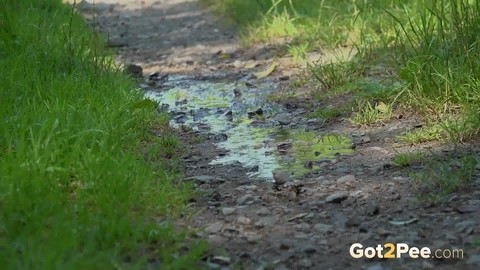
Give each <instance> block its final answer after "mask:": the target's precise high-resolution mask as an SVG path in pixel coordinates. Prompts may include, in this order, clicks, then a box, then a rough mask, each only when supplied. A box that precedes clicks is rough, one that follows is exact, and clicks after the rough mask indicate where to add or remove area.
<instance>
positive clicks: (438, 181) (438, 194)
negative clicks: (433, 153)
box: [410, 155, 477, 202]
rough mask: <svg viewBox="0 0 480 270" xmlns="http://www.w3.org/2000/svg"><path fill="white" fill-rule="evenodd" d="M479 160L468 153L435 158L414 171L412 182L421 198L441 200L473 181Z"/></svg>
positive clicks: (434, 200) (411, 175)
mask: <svg viewBox="0 0 480 270" xmlns="http://www.w3.org/2000/svg"><path fill="white" fill-rule="evenodd" d="M476 164H477V160H476V158H475V157H474V156H471V155H466V156H463V157H460V158H458V159H457V158H450V159H448V160H446V161H445V160H441V159H437V160H433V161H430V162H428V163H427V164H426V167H425V168H424V169H422V171H420V172H414V171H412V172H411V173H410V177H411V178H412V184H413V185H414V188H415V189H416V191H417V195H418V196H419V198H421V199H425V200H428V201H432V202H437V201H440V200H442V199H444V198H446V196H448V195H450V194H451V193H452V192H455V191H458V190H460V189H462V188H464V187H466V186H467V185H468V183H470V182H471V180H472V176H473V173H474V171H475V166H476Z"/></svg>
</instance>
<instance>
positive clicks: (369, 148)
mask: <svg viewBox="0 0 480 270" xmlns="http://www.w3.org/2000/svg"><path fill="white" fill-rule="evenodd" d="M78 8H79V10H80V11H82V12H83V14H84V15H85V16H86V17H87V19H88V20H89V22H90V23H91V24H92V26H94V27H98V29H99V30H100V31H102V32H104V33H107V34H108V36H109V39H110V46H112V47H117V49H118V60H119V61H120V62H125V63H133V64H136V65H139V66H141V67H142V68H143V73H144V75H145V78H146V77H148V75H150V74H152V73H155V72H158V73H159V74H161V75H162V74H165V75H167V74H181V75H186V76H196V78H202V79H204V80H209V78H212V79H215V78H222V79H223V80H225V79H226V80H237V79H238V78H241V77H243V76H248V74H249V73H251V72H252V71H251V70H249V69H247V68H245V64H250V63H254V64H255V65H257V66H259V67H258V68H259V69H262V68H265V67H266V66H267V65H268V63H270V62H271V59H272V57H277V58H278V57H280V58H279V59H280V60H279V61H280V63H281V65H280V67H279V68H278V69H277V70H276V71H275V72H274V73H273V74H272V75H271V76H269V77H268V78H267V79H265V80H270V81H271V82H273V83H275V84H278V85H279V86H280V87H279V89H283V90H278V91H286V90H285V89H287V87H288V86H289V82H288V80H293V79H294V78H295V76H296V75H295V74H297V73H298V72H299V71H300V70H299V69H298V68H294V67H293V64H292V61H291V59H289V58H288V57H283V58H282V55H281V54H279V52H278V51H277V50H275V48H274V47H269V46H261V45H258V46H256V47H253V48H248V49H245V48H242V47H240V46H239V45H238V40H237V33H236V29H235V28H234V27H233V26H229V25H227V24H225V23H223V21H222V20H221V19H220V18H217V17H215V16H213V15H212V14H211V12H210V11H209V10H208V9H203V8H201V7H199V5H198V3H197V1H195V0H163V1H162V0H160V1H151V0H145V1H134V0H130V1H128V0H125V1H121V0H104V1H101V2H100V1H97V4H96V6H95V9H93V6H92V5H90V4H89V3H88V2H84V1H83V2H81V3H79V4H78ZM316 56H319V55H316ZM320 57H322V55H320ZM323 57H327V56H323ZM146 81H148V80H146ZM142 85H145V84H142ZM282 102H284V104H285V105H286V108H287V111H288V112H292V113H294V112H298V111H299V110H303V112H305V113H308V112H310V111H312V108H314V107H315V106H321V105H323V104H319V103H316V102H315V101H314V100H311V99H309V98H308V97H306V98H305V97H298V96H297V97H291V98H290V99H288V100H287V101H285V100H283V101H282ZM309 125H310V126H314V128H317V129H322V130H323V131H328V132H335V133H339V134H344V135H346V136H348V137H351V138H352V139H353V142H354V144H355V151H354V153H353V154H352V155H337V156H336V157H335V158H332V159H328V160H324V161H323V162H322V163H321V164H320V168H319V169H318V170H316V171H314V172H312V173H310V174H308V175H306V176H303V177H300V178H293V179H286V180H287V181H286V183H285V184H283V185H275V184H274V183H271V182H265V181H258V180H252V179H249V178H247V177H246V175H245V173H246V172H247V170H248V169H247V168H243V167H242V166H241V164H237V165H228V166H219V165H215V166H212V165H209V162H210V161H211V160H212V159H214V158H215V157H216V156H217V155H220V154H222V152H224V151H223V150H222V149H217V148H216V147H215V146H214V143H215V142H217V141H218V140H217V138H216V137H215V136H214V135H212V134H211V133H203V134H200V135H202V136H204V138H205V140H202V141H201V142H197V143H192V142H193V140H186V141H187V142H190V144H189V145H188V146H187V148H188V149H189V151H188V154H187V155H185V157H184V159H185V174H186V178H187V179H189V180H190V181H195V183H196V185H197V187H198V189H199V190H202V191H204V194H205V195H204V196H199V197H197V198H196V199H195V201H194V202H193V203H192V206H193V207H195V208H197V209H198V210H199V213H198V214H197V215H195V216H194V217H192V218H190V219H186V220H181V221H179V222H178V224H180V225H182V226H186V227H189V228H194V229H198V231H199V232H198V236H199V237H201V238H203V239H206V240H207V241H208V242H209V243H210V247H211V248H210V250H209V251H208V254H206V256H205V262H203V263H204V265H206V266H207V267H208V268H209V269H368V270H381V269H480V248H479V246H480V243H479V241H480V215H479V214H480V190H479V188H478V187H479V184H480V173H479V170H478V165H477V170H476V174H475V176H474V182H473V183H472V184H471V185H470V186H469V187H470V189H469V190H465V191H462V192H458V193H457V194H454V195H452V196H451V197H450V198H449V199H448V200H447V201H446V202H444V203H441V204H435V205H432V204H428V203H425V202H422V201H420V200H419V199H418V198H417V196H416V193H415V191H414V188H413V187H412V184H411V181H410V180H411V179H410V178H409V177H408V175H407V174H406V173H405V171H404V170H403V169H401V168H399V167H396V166H393V165H392V164H391V160H392V158H393V156H394V155H395V154H396V152H404V151H411V150H416V149H420V148H425V149H431V151H434V152H436V153H437V154H438V155H444V154H450V153H453V150H452V149H450V148H449V147H448V146H441V145H437V144H425V145H417V146H402V147H400V148H398V147H396V148H394V147H393V146H394V144H393V142H394V141H395V136H396V135H398V134H400V133H401V132H403V131H405V130H406V129H407V128H413V127H414V126H416V125H418V123H417V122H416V121H415V119H414V118H409V117H404V118H402V119H395V120H394V121H391V122H389V123H386V124H384V125H379V126H376V127H370V128H356V127H353V126H351V125H350V124H349V123H348V122H346V121H341V120H340V119H338V120H336V121H333V122H330V123H326V124H323V125H320V124H319V123H314V122H312V123H310V124H309ZM185 137H186V138H188V137H189V135H188V134H187V135H185ZM470 149H471V150H470V151H472V152H476V153H479V149H478V147H477V148H475V146H470ZM419 167H420V166H419ZM387 242H391V243H407V244H408V245H409V246H416V247H419V248H421V247H429V248H431V249H432V251H435V250H436V249H437V248H442V249H463V251H464V258H463V259H411V258H405V257H408V256H405V255H404V256H403V257H402V258H401V259H394V260H381V259H365V258H362V259H353V258H352V257H351V256H350V254H349V248H350V246H351V245H352V244H353V243H361V244H363V246H364V247H368V246H374V247H376V246H377V245H378V244H382V245H383V244H384V243H387Z"/></svg>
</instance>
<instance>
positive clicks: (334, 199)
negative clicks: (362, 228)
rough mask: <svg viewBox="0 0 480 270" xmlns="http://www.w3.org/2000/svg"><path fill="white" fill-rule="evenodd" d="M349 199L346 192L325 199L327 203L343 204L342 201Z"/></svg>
mask: <svg viewBox="0 0 480 270" xmlns="http://www.w3.org/2000/svg"><path fill="white" fill-rule="evenodd" d="M347 198H348V193H347V192H345V191H341V192H337V193H334V194H332V195H330V196H328V197H327V198H325V202H327V203H341V202H342V201H344V200H346V199H347Z"/></svg>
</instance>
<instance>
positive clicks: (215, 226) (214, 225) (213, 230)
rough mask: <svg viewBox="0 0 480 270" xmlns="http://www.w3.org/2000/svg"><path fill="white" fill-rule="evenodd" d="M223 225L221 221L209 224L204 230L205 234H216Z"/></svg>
mask: <svg viewBox="0 0 480 270" xmlns="http://www.w3.org/2000/svg"><path fill="white" fill-rule="evenodd" d="M223 224H224V223H223V221H217V222H214V223H211V224H210V225H208V226H207V227H206V228H205V232H207V233H217V232H219V231H221V230H222V228H223Z"/></svg>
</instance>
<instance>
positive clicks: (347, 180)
mask: <svg viewBox="0 0 480 270" xmlns="http://www.w3.org/2000/svg"><path fill="white" fill-rule="evenodd" d="M354 182H355V175H353V174H347V175H345V176H342V177H340V178H338V179H337V184H339V185H344V184H345V185H351V184H352V183H354Z"/></svg>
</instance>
